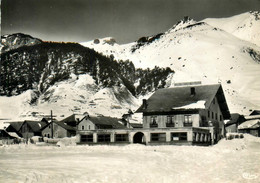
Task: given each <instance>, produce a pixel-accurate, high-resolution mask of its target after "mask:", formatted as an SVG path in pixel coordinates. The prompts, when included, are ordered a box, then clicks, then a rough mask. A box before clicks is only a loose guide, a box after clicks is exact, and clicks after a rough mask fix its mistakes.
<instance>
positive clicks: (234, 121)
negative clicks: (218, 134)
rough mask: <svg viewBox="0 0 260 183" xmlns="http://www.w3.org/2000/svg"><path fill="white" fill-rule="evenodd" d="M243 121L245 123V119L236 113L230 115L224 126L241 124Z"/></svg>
mask: <svg viewBox="0 0 260 183" xmlns="http://www.w3.org/2000/svg"><path fill="white" fill-rule="evenodd" d="M244 121H246V119H245V117H244V116H243V115H240V114H238V113H232V114H231V118H230V120H229V121H228V122H227V123H226V126H230V125H233V124H237V125H239V124H241V123H243V122H244Z"/></svg>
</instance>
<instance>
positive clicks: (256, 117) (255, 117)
mask: <svg viewBox="0 0 260 183" xmlns="http://www.w3.org/2000/svg"><path fill="white" fill-rule="evenodd" d="M245 118H246V119H247V120H250V119H260V115H253V116H245Z"/></svg>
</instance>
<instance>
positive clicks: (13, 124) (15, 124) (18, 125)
mask: <svg viewBox="0 0 260 183" xmlns="http://www.w3.org/2000/svg"><path fill="white" fill-rule="evenodd" d="M8 123H9V124H10V125H9V126H8V127H7V128H6V130H7V131H8V132H9V131H10V132H11V131H12V129H11V128H13V129H14V130H15V131H16V132H18V131H19V130H20V128H21V126H22V125H23V123H24V122H23V121H19V122H8Z"/></svg>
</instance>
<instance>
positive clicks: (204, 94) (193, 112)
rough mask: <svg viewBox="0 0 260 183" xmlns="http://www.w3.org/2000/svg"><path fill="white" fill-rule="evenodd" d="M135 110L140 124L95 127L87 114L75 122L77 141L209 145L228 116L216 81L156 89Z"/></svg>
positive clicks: (220, 88) (221, 133) (214, 139)
mask: <svg viewBox="0 0 260 183" xmlns="http://www.w3.org/2000/svg"><path fill="white" fill-rule="evenodd" d="M136 112H139V113H142V114H143V127H142V128H123V127H122V126H121V127H120V128H114V127H112V126H110V128H104V127H101V128H98V126H97V124H95V123H91V118H90V119H89V120H86V121H85V122H82V125H81V123H79V126H78V135H77V137H78V143H94V144H95V143H119V142H120V143H144V144H150V145H152V144H154V145H156V144H180V145H182V144H189V145H209V144H212V143H216V142H217V141H218V140H219V139H221V138H222V137H224V136H225V126H224V120H225V119H229V118H230V113H229V110H228V106H227V103H226V99H225V96H224V92H223V89H222V87H221V85H219V84H217V85H199V86H192V87H190V86H182V87H175V88H167V89H160V90H157V91H156V92H155V93H154V94H153V95H152V96H151V97H150V98H149V99H148V100H143V104H142V106H140V108H139V109H138V110H137V111H136ZM88 121H89V122H88ZM103 123H108V121H107V120H105V119H104V120H103ZM83 124H84V125H83ZM83 126H84V127H83Z"/></svg>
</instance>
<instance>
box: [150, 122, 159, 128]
mask: <svg viewBox="0 0 260 183" xmlns="http://www.w3.org/2000/svg"><path fill="white" fill-rule="evenodd" d="M157 127H158V124H157V123H152V124H150V128H157Z"/></svg>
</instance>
